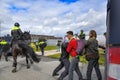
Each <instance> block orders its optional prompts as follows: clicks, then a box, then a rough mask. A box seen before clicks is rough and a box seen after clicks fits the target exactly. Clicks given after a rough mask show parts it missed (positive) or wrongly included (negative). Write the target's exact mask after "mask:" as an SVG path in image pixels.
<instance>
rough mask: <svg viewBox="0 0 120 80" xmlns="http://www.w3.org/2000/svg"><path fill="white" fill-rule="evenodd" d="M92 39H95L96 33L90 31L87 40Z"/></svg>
mask: <svg viewBox="0 0 120 80" xmlns="http://www.w3.org/2000/svg"><path fill="white" fill-rule="evenodd" d="M93 37H95V38H97V33H96V31H95V30H91V31H90V32H89V38H93Z"/></svg>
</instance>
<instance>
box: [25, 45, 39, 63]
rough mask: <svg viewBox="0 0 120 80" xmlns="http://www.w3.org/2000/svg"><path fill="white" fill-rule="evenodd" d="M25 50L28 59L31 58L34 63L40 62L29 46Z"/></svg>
mask: <svg viewBox="0 0 120 80" xmlns="http://www.w3.org/2000/svg"><path fill="white" fill-rule="evenodd" d="M27 50H28V56H29V57H30V58H32V60H33V61H34V62H36V63H39V62H40V58H38V57H37V55H36V54H35V52H34V51H33V49H32V48H31V47H30V46H27Z"/></svg>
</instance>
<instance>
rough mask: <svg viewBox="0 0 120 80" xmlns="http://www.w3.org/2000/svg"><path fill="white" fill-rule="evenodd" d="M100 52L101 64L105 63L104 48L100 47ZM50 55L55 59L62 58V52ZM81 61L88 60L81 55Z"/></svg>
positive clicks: (85, 61)
mask: <svg viewBox="0 0 120 80" xmlns="http://www.w3.org/2000/svg"><path fill="white" fill-rule="evenodd" d="M99 54H100V59H99V64H100V65H104V64H105V55H103V54H104V50H102V49H99ZM48 57H50V58H54V59H59V58H60V53H58V54H54V55H50V56H48ZM70 59H71V57H70ZM80 62H83V63H87V62H88V61H87V60H86V59H85V56H81V57H80Z"/></svg>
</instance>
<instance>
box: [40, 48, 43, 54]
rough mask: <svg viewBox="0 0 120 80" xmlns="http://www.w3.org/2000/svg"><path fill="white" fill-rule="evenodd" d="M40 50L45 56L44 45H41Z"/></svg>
mask: <svg viewBox="0 0 120 80" xmlns="http://www.w3.org/2000/svg"><path fill="white" fill-rule="evenodd" d="M40 50H41V52H42V56H44V48H43V47H40Z"/></svg>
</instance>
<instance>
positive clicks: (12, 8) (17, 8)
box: [9, 5, 27, 12]
mask: <svg viewBox="0 0 120 80" xmlns="http://www.w3.org/2000/svg"><path fill="white" fill-rule="evenodd" d="M9 10H10V11H12V12H19V11H24V12H26V11H27V8H21V7H17V6H15V5H11V7H10V8H9Z"/></svg>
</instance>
